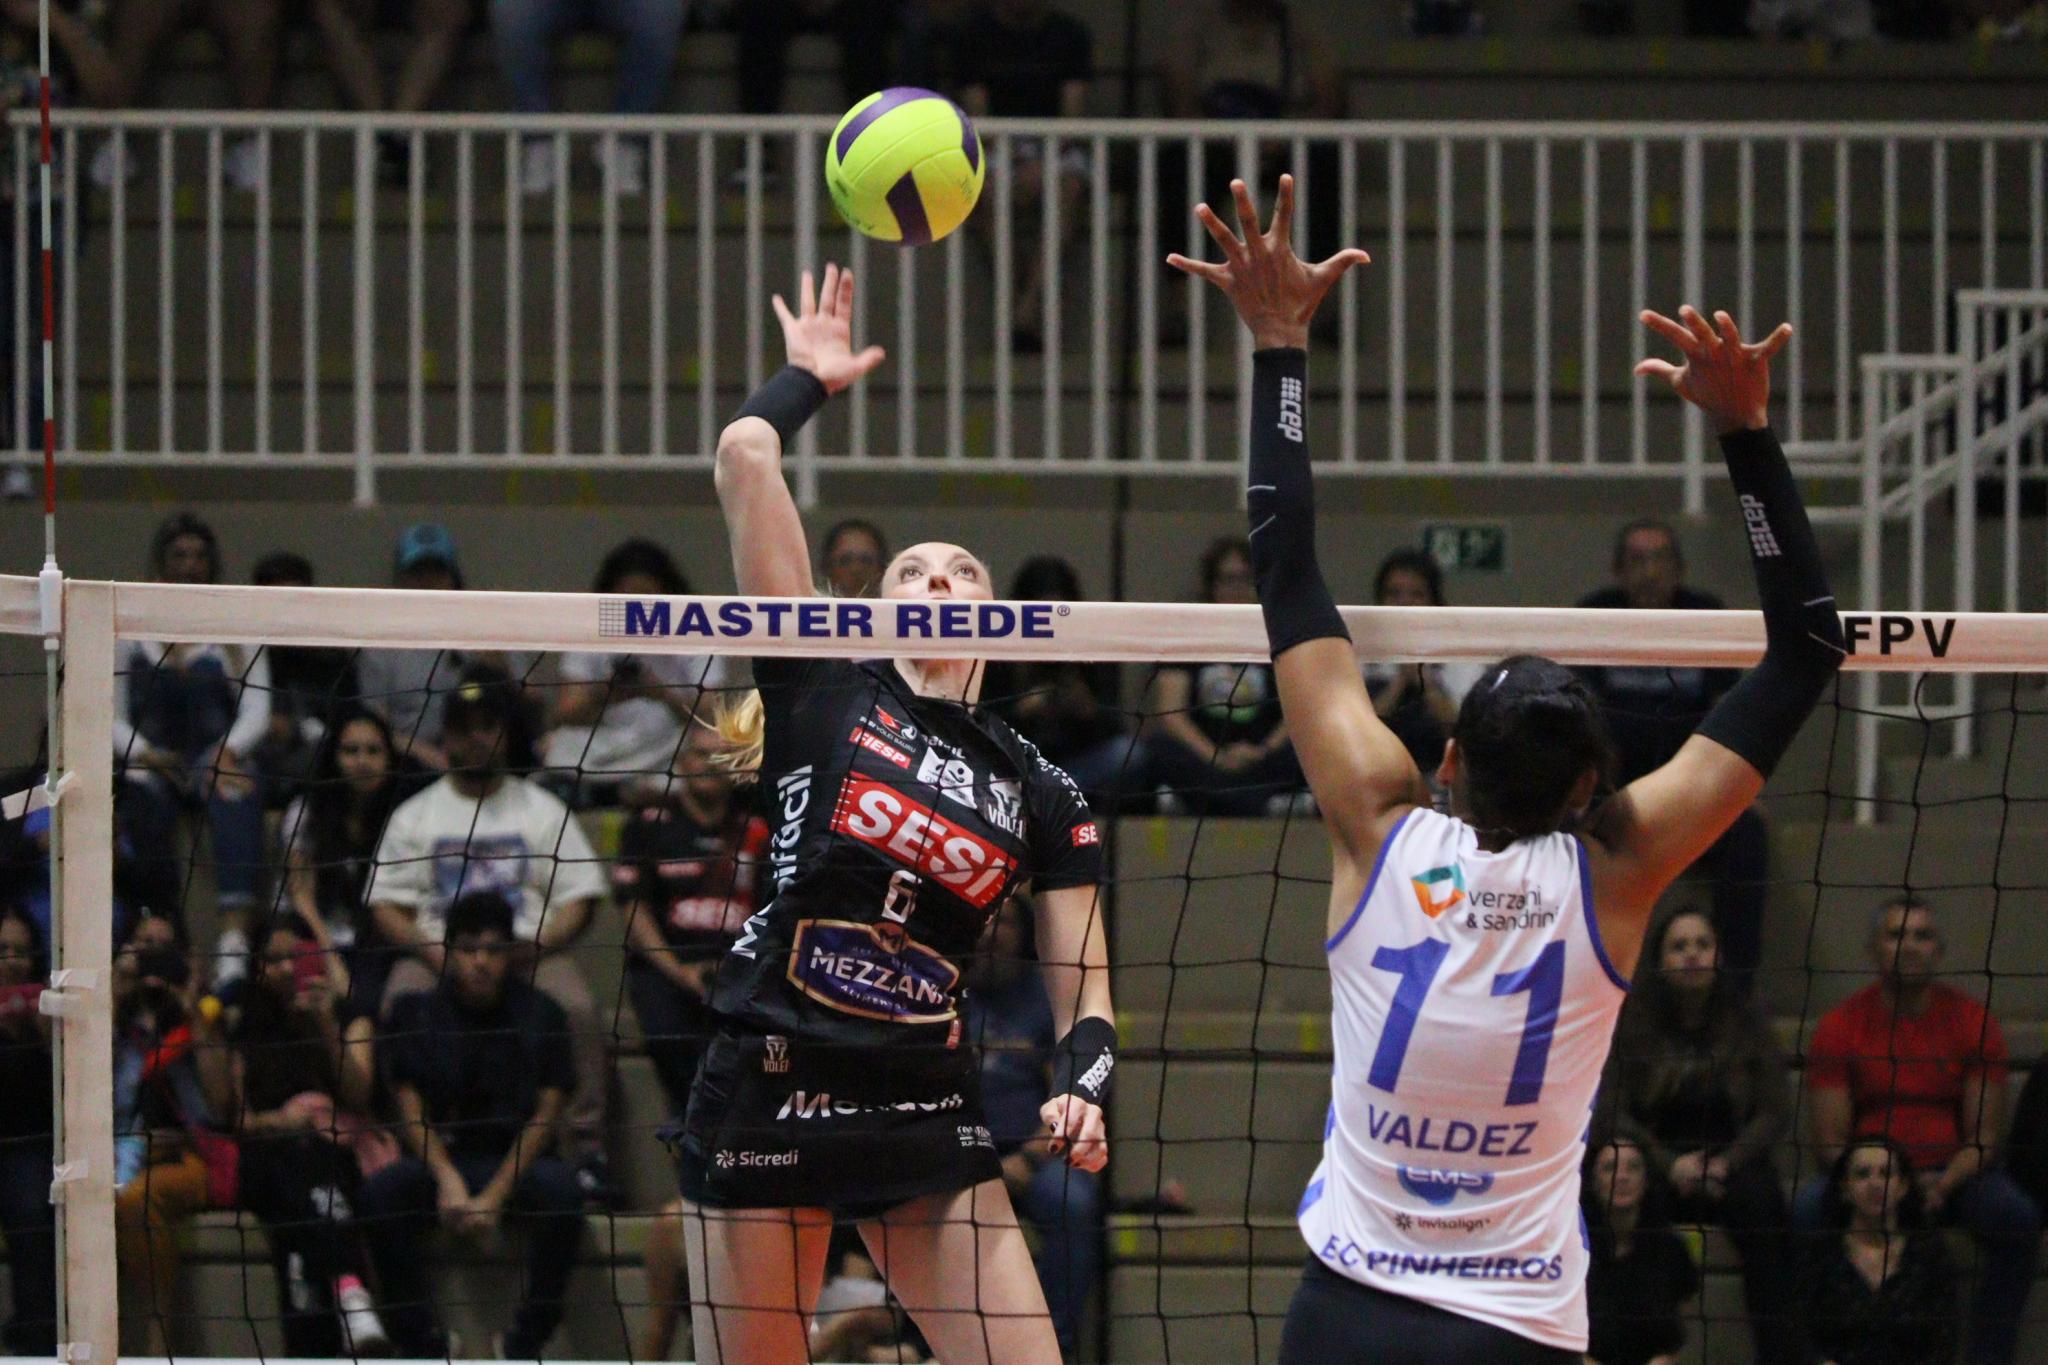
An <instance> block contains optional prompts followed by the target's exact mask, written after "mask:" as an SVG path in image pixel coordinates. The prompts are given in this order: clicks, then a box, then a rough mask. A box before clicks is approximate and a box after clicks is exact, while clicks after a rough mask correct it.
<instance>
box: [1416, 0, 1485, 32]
mask: <svg viewBox="0 0 2048 1365" xmlns="http://www.w3.org/2000/svg"><path fill="white" fill-rule="evenodd" d="M1408 31H1409V32H1410V33H1413V34H1414V35H1415V36H1416V37H1418V38H1469V37H1475V36H1477V35H1479V34H1481V33H1484V32H1486V16H1485V15H1484V14H1482V13H1480V11H1479V6H1478V5H1477V4H1475V3H1473V0H1409V5H1408Z"/></svg>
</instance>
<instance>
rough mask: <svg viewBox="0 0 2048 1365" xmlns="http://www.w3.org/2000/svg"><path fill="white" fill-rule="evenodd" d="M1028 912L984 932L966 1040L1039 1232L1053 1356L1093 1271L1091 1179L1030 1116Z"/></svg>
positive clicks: (1032, 1016) (1039, 1071) (1046, 1012)
mask: <svg viewBox="0 0 2048 1365" xmlns="http://www.w3.org/2000/svg"><path fill="white" fill-rule="evenodd" d="M1028 910H1029V907H1028V905H1026V904H1024V903H1023V902H1022V901H1020V900H1017V899H1012V900H1010V901H1008V902H1006V903H1005V904H1004V905H1003V906H1002V908H1001V909H1000V910H998V911H997V912H996V915H995V918H994V919H993V920H992V921H991V922H990V925H989V928H988V933H987V937H986V938H985V939H984V941H983V952H982V954H981V955H980V957H979V958H978V959H977V960H976V962H975V964H974V979H973V982H972V985H971V988H970V990H969V991H968V994H967V1036H968V1038H969V1039H970V1040H971V1041H972V1042H973V1044H974V1046H975V1047H977V1048H979V1049H980V1050H981V1097H982V1107H983V1110H984V1112H985V1113H986V1115H987V1117H988V1127H989V1132H990V1133H992V1134H993V1135H994V1137H995V1142H996V1151H997V1152H998V1153H1000V1154H1001V1156H1002V1162H1003V1183H1004V1184H1005V1185H1007V1186H1009V1190H1010V1199H1011V1202H1012V1203H1013V1204H1014V1205H1015V1207H1016V1210H1017V1215H1018V1217H1020V1218H1022V1219H1023V1220H1024V1221H1025V1222H1026V1223H1027V1224H1029V1225H1030V1226H1031V1227H1032V1228H1034V1229H1035V1230H1036V1231H1037V1234H1038V1255H1037V1258H1036V1262H1037V1266H1038V1282H1039V1284H1040V1285H1041V1286H1043V1287H1044V1289H1045V1303H1046V1309H1047V1311H1048V1312H1050V1313H1051V1315H1052V1324H1053V1331H1054V1332H1055V1333H1056V1334H1057V1335H1058V1337H1059V1341H1060V1350H1061V1351H1062V1352H1064V1353H1066V1354H1068V1355H1071V1354H1072V1353H1073V1351H1074V1349H1075V1347H1076V1345H1077V1344H1078V1342H1079V1340H1080V1335H1081V1325H1082V1318H1083V1315H1084V1314H1085V1313H1086V1311H1087V1307H1088V1295H1089V1292H1090V1291H1091V1290H1092V1289H1093V1288H1094V1285H1095V1278H1096V1274H1097V1271H1098V1268H1099V1263H1100V1261H1101V1242H1102V1213H1101V1210H1102V1189H1101V1183H1100V1179H1099V1177H1097V1176H1096V1175H1094V1174H1092V1173H1090V1172H1088V1171H1082V1170H1077V1169H1075V1168H1074V1167H1071V1166H1069V1165H1067V1163H1066V1162H1064V1161H1056V1160H1054V1159H1053V1158H1052V1156H1051V1154H1050V1153H1049V1152H1048V1151H1047V1149H1046V1145H1045V1137H1046V1134H1047V1131H1048V1130H1047V1128H1046V1125H1045V1123H1044V1121H1043V1120H1042V1119H1040V1118H1039V1114H1038V1111H1039V1109H1040V1107H1041V1106H1043V1105H1044V1104H1045V1102H1046V1100H1047V1099H1049V1098H1050V1097H1051V1094H1052V1050H1053V1044H1054V1043H1055V1041H1056V1039H1055V1038H1054V1037H1053V1017H1052V1004H1051V1002H1050V1001H1049V1000H1047V998H1046V993H1045V983H1044V981H1043V980H1041V979H1040V977H1039V973H1038V953H1037V950H1036V948H1035V946H1034V944H1033V942H1032V932H1031V924H1032V919H1033V917H1032V916H1031V915H1030V914H1029V913H1027V912H1028Z"/></svg>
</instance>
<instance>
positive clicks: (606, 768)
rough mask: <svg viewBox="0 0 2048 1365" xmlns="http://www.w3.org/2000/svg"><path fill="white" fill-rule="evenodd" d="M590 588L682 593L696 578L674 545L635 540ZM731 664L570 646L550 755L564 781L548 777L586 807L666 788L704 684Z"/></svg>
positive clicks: (601, 569) (721, 677)
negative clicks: (675, 555)
mask: <svg viewBox="0 0 2048 1365" xmlns="http://www.w3.org/2000/svg"><path fill="white" fill-rule="evenodd" d="M591 591H592V592H598V593H615V594H618V595H621V596H625V597H677V596H681V595H683V594H685V593H688V592H689V591H690V581H689V580H688V579H687V578H685V577H684V576H683V571H682V570H681V569H679V568H677V567H676V562H675V560H673V559H672V558H670V557H669V553H668V551H666V550H664V549H662V548H661V547H660V546H659V545H656V544H655V543H654V542H653V541H651V540H637V539H636V540H628V541H625V542H623V543H621V544H620V545H618V546H616V547H614V548H613V550H612V552H611V553H610V554H608V555H606V556H605V557H604V562H603V563H602V564H600V565H599V566H598V569H597V581H596V583H595V584H594V585H593V586H592V587H591ZM728 663H729V658H728V657H727V656H707V655H702V654H610V653H600V652H595V651H580V652H575V653H568V654H564V655H562V657H561V659H560V660H559V662H558V665H557V667H558V669H559V671H560V673H561V686H560V687H559V688H557V689H556V691H555V698H554V707H553V712H554V713H553V715H551V716H550V717H549V722H550V725H551V728H550V730H549V731H548V737H547V744H546V749H545V751H544V753H543V761H544V762H545V763H546V765H547V767H548V768H549V769H550V770H551V772H553V773H555V774H557V775H559V777H561V778H563V779H566V780H565V781H560V782H557V781H555V780H553V779H551V780H550V785H551V786H556V787H557V789H558V790H562V791H563V792H564V793H565V794H567V795H568V796H569V803H570V804H571V805H572V806H576V807H578V808H579V809H580V808H584V807H588V806H606V805H614V804H617V803H619V802H620V801H623V800H627V799H639V798H641V797H651V796H657V795H659V794H660V788H661V785H662V783H663V780H664V779H665V778H666V776H667V774H668V771H669V768H670V767H671V766H672V765H673V764H674V762H675V757H676V750H677V749H678V748H679V747H681V745H682V741H683V730H684V727H685V726H687V725H688V724H689V723H690V720H691V718H692V717H693V716H694V715H696V714H697V713H698V709H699V699H700V697H701V696H702V694H703V693H704V691H705V690H706V689H707V688H716V687H719V686H722V685H724V682H725V679H726V676H727V673H728V668H727V665H728ZM638 789H646V790H638Z"/></svg>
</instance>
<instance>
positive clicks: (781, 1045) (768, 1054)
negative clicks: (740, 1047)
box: [761, 1034, 789, 1075]
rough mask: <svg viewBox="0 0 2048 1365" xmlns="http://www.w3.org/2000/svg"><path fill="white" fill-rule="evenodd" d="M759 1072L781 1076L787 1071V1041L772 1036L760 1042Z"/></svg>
mask: <svg viewBox="0 0 2048 1365" xmlns="http://www.w3.org/2000/svg"><path fill="white" fill-rule="evenodd" d="M761 1046H762V1051H761V1070H762V1071H764V1072H766V1073H768V1074H769V1075H781V1074H783V1073H784V1072H787V1071H788V1070H789V1039H787V1038H778V1037H776V1036H775V1035H773V1034H770V1035H769V1036H768V1037H766V1038H764V1039H763V1040H762V1044H761Z"/></svg>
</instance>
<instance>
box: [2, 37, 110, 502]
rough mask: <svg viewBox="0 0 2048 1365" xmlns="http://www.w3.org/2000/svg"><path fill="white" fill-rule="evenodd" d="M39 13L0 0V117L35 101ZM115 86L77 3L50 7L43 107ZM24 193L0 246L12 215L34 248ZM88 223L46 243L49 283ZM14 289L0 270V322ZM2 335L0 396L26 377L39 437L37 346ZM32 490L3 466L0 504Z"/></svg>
mask: <svg viewBox="0 0 2048 1365" xmlns="http://www.w3.org/2000/svg"><path fill="white" fill-rule="evenodd" d="M40 8H41V6H40V3H39V0H0V113H11V112H13V111H14V110H16V109H20V108H25V107H32V106H33V105H34V104H35V103H36V101H37V99H38V96H37V89H38V77H39V76H40V66H41V60H40V56H39V54H38V41H39V40H38V37H37V27H38V11H39V10H40ZM120 85H121V76H120V73H119V71H118V70H116V68H115V66H114V59H113V56H112V54H110V53H109V52H108V51H107V49H106V47H105V46H104V45H103V44H102V43H101V42H100V41H99V39H98V37H97V36H96V35H95V34H94V32H93V26H92V24H91V22H90V21H89V20H87V19H86V18H85V17H84V16H83V15H81V14H80V13H79V5H78V3H77V0H53V3H52V4H51V5H50V102H51V104H52V105H53V106H54V107H56V108H58V109H71V108H77V107H81V106H83V107H93V106H98V107H101V108H104V107H106V106H108V105H111V104H113V103H114V101H115V98H116V96H117V94H118V93H119V90H120ZM65 145H66V144H65V142H63V141H60V142H58V143H57V144H55V145H54V146H53V147H52V148H51V155H52V157H53V159H54V160H55V165H54V166H53V168H52V171H53V183H52V190H53V199H54V200H55V201H56V202H53V203H52V205H51V208H52V209H53V210H61V209H62V196H63V195H64V193H65V190H64V185H65V182H66V179H67V177H66V174H65V167H64V164H63V156H64V148H65ZM25 186H26V189H27V193H26V194H25V195H23V196H22V197H20V198H16V196H15V195H14V193H13V187H12V186H11V185H10V186H8V187H7V188H6V189H5V190H4V191H0V240H6V241H10V242H11V241H13V240H14V232H15V215H16V214H22V215H25V216H26V218H27V227H28V233H29V237H30V240H31V241H33V240H36V237H37V233H38V220H39V219H40V218H41V215H42V203H41V198H42V185H41V183H40V178H39V177H36V176H34V175H31V176H30V177H29V178H28V180H27V181H26V182H25ZM92 216H93V215H91V214H79V215H76V217H75V221H76V222H77V224H78V227H77V233H78V236H77V237H75V238H74V237H72V235H71V234H70V233H65V234H61V235H59V236H58V238H57V240H56V241H54V242H52V243H51V246H52V250H53V254H54V256H55V265H56V269H55V271H53V272H52V274H53V277H54V278H56V279H62V278H63V276H64V273H65V272H66V271H67V269H68V268H69V265H70V262H69V261H67V260H66V255H67V253H70V252H75V251H80V250H82V249H83V237H84V235H85V233H86V232H87V231H88V223H89V221H90V219H91V218H92ZM21 283H22V284H23V285H25V286H26V288H27V290H28V298H27V300H26V303H27V306H28V315H29V316H30V317H34V318H40V317H41V316H42V315H43V314H42V310H43V295H42V288H43V282H42V272H41V271H40V270H31V271H28V272H27V273H26V276H25V277H24V279H23V280H22V281H21ZM15 284H16V281H15V278H14V272H13V271H11V270H0V317H13V316H14V306H15V297H14V290H15ZM6 332H7V334H6V335H5V336H0V390H4V391H5V392H8V393H12V392H14V384H15V382H16V376H15V367H16V366H20V367H22V368H24V369H26V370H27V371H28V373H27V374H26V375H24V376H22V377H21V378H22V382H23V383H24V384H25V385H26V388H27V393H28V429H29V430H30V431H33V432H37V433H40V432H41V431H42V429H43V369H42V366H43V348H42V345H41V338H40V337H39V336H38V337H35V338H34V339H31V338H30V337H28V336H17V335H15V334H14V329H13V328H11V327H10V328H8V329H6ZM38 440H40V436H38ZM37 487H38V481H37V479H36V477H35V476H34V475H33V474H32V473H31V472H30V466H28V465H27V464H15V465H10V466H9V467H8V468H7V469H5V470H0V500H7V501H12V500H15V499H27V498H30V497H32V496H34V494H35V491H36V489H37Z"/></svg>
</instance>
